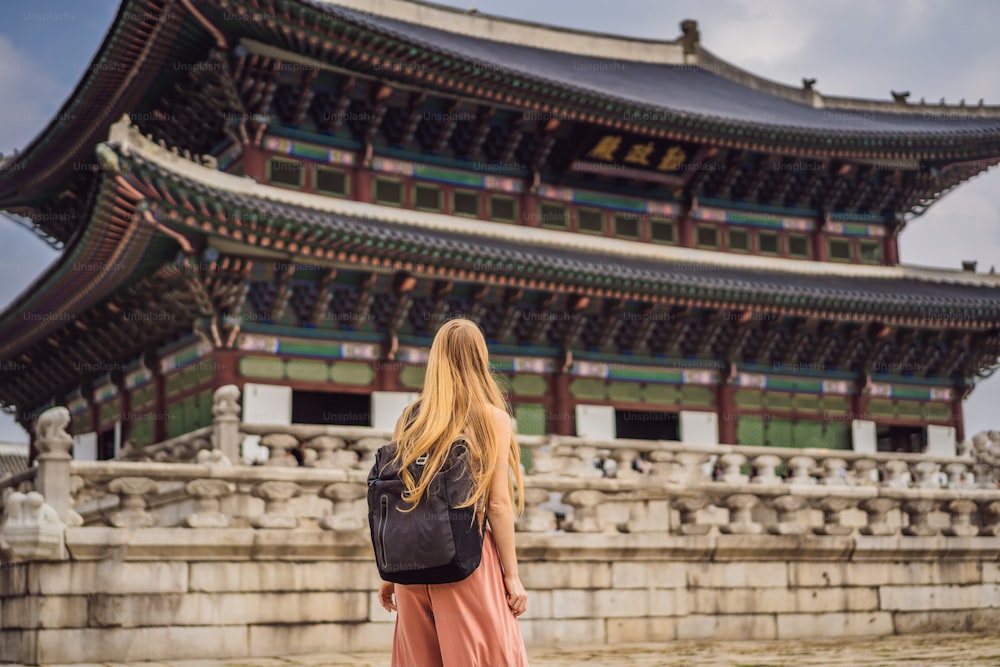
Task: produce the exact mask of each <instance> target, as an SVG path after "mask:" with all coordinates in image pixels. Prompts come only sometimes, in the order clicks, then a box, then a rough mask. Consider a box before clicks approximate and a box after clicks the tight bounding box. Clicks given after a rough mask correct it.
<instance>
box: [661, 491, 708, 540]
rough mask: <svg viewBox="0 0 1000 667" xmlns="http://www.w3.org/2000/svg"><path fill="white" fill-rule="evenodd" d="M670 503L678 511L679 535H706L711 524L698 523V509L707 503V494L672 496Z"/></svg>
mask: <svg viewBox="0 0 1000 667" xmlns="http://www.w3.org/2000/svg"><path fill="white" fill-rule="evenodd" d="M671 504H672V505H673V506H674V508H675V509H677V511H678V512H679V513H680V525H679V526H678V527H677V532H679V533H680V534H681V535H707V534H708V532H709V531H710V530H712V525H711V524H708V523H698V511H699V510H701V509H703V508H704V507H706V506H707V505H708V496H706V495H698V496H681V497H678V498H674V499H673V501H672V502H671Z"/></svg>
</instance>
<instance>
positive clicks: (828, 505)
mask: <svg viewBox="0 0 1000 667" xmlns="http://www.w3.org/2000/svg"><path fill="white" fill-rule="evenodd" d="M856 504H857V501H856V500H853V499H851V498H838V497H837V496H827V497H826V498H821V499H819V500H818V501H817V502H816V504H815V507H816V509H818V510H821V511H822V512H823V525H822V526H818V527H816V528H814V529H813V532H814V533H816V534H817V535H850V534H851V532H852V529H851V527H850V526H845V525H843V524H842V523H841V518H840V514H841V512H843V511H844V510H846V509H848V508H851V507H854V506H855V505H856Z"/></svg>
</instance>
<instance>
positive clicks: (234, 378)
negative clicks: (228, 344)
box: [212, 350, 240, 389]
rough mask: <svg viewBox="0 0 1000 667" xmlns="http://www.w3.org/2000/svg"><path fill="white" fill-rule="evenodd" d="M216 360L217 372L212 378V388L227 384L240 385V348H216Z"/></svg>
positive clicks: (213, 356)
mask: <svg viewBox="0 0 1000 667" xmlns="http://www.w3.org/2000/svg"><path fill="white" fill-rule="evenodd" d="M212 359H214V360H215V374H214V376H213V378H212V389H218V388H219V387H224V386H226V385H227V384H235V385H236V386H237V387H239V386H240V382H239V377H240V376H239V364H240V353H239V350H215V351H214V352H213V353H212Z"/></svg>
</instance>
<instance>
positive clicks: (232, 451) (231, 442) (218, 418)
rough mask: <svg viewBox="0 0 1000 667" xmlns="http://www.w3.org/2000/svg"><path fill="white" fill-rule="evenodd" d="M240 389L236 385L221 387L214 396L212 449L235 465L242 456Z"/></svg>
mask: <svg viewBox="0 0 1000 667" xmlns="http://www.w3.org/2000/svg"><path fill="white" fill-rule="evenodd" d="M242 441H243V437H242V436H241V435H240V389H239V387H237V386H236V385H235V384H227V385H223V386H221V387H219V388H218V389H216V390H215V393H214V394H212V447H213V448H214V449H217V450H219V451H220V452H222V455H223V456H225V457H226V458H227V459H229V460H230V461H231V462H233V463H238V462H241V461H242V460H243V458H242V457H241V456H240V444H241V443H242Z"/></svg>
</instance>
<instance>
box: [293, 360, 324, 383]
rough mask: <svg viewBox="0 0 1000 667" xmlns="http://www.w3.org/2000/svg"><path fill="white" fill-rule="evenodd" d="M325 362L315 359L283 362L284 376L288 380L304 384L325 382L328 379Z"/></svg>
mask: <svg viewBox="0 0 1000 667" xmlns="http://www.w3.org/2000/svg"><path fill="white" fill-rule="evenodd" d="M329 372H330V371H329V369H328V368H327V365H326V362H325V361H317V360H315V359H289V360H288V361H287V362H285V374H286V375H287V376H288V379H290V380H303V381H305V382H326V380H327V378H328V377H330V375H329Z"/></svg>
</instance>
